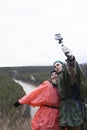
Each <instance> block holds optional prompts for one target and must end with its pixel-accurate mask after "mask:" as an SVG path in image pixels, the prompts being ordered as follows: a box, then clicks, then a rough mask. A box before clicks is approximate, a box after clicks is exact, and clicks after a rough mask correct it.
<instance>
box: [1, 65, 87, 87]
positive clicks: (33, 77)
mask: <svg viewBox="0 0 87 130" xmlns="http://www.w3.org/2000/svg"><path fill="white" fill-rule="evenodd" d="M80 67H81V69H82V71H83V73H84V75H85V76H86V77H87V64H80ZM1 69H2V70H3V71H5V72H6V73H7V74H8V75H9V76H10V77H13V78H15V79H19V80H22V81H25V82H29V83H32V84H36V85H39V84H40V83H41V82H43V81H44V80H47V79H48V78H49V75H50V72H51V71H52V70H53V69H54V67H53V66H20V67H3V68H1Z"/></svg>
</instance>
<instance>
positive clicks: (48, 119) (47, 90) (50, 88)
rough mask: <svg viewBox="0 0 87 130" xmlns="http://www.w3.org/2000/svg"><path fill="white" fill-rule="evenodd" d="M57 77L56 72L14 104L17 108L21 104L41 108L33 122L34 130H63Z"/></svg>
mask: <svg viewBox="0 0 87 130" xmlns="http://www.w3.org/2000/svg"><path fill="white" fill-rule="evenodd" d="M57 76H58V75H57V73H56V71H52V72H51V74H50V80H47V81H44V82H43V83H42V84H40V85H39V86H38V87H37V88H36V89H35V90H34V91H33V92H31V93H30V94H27V95H25V96H24V97H22V98H21V99H19V100H18V101H17V102H16V103H15V104H14V106H15V107H18V106H19V105H20V104H27V105H31V106H33V107H36V106H37V107H39V109H38V110H37V112H36V114H35V115H34V118H33V119H32V122H31V128H32V130H61V128H60V125H59V116H60V115H59V113H60V112H59V104H60V96H59V93H58V89H57Z"/></svg>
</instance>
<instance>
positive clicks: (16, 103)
mask: <svg viewBox="0 0 87 130" xmlns="http://www.w3.org/2000/svg"><path fill="white" fill-rule="evenodd" d="M13 105H14V106H15V107H18V106H19V105H21V104H20V103H19V102H18V101H17V102H15V103H14V104H13Z"/></svg>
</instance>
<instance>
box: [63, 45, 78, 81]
mask: <svg viewBox="0 0 87 130" xmlns="http://www.w3.org/2000/svg"><path fill="white" fill-rule="evenodd" d="M62 51H63V53H64V54H65V56H66V57H67V59H66V68H67V72H68V74H69V75H70V77H71V79H73V78H75V75H76V60H75V57H74V56H73V55H72V53H71V51H70V50H69V49H68V48H67V47H66V46H62Z"/></svg>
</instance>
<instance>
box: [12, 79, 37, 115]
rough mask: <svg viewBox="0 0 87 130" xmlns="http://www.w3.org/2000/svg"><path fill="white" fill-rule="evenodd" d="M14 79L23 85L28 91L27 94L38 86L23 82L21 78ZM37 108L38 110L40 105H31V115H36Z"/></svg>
mask: <svg viewBox="0 0 87 130" xmlns="http://www.w3.org/2000/svg"><path fill="white" fill-rule="evenodd" d="M14 81H15V82H16V83H19V84H20V85H21V86H22V87H23V89H24V91H25V92H26V94H28V93H31V92H32V91H33V90H34V89H35V87H36V86H34V85H31V84H28V83H25V82H23V81H21V80H16V79H14ZM37 110H38V107H35V108H33V107H32V106H30V114H31V117H33V116H34V114H35V112H36V111H37Z"/></svg>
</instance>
